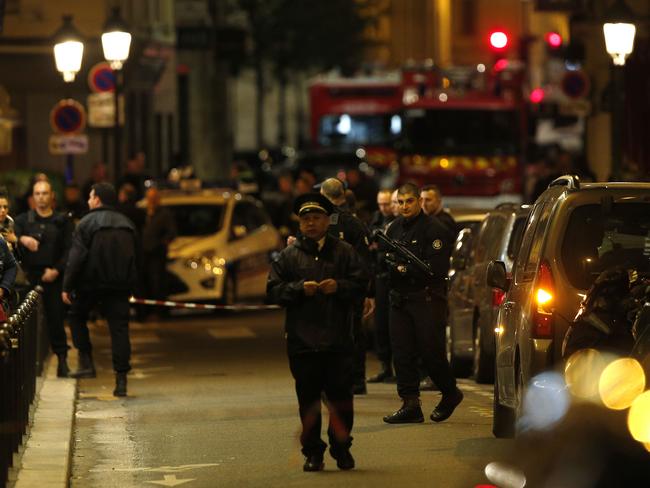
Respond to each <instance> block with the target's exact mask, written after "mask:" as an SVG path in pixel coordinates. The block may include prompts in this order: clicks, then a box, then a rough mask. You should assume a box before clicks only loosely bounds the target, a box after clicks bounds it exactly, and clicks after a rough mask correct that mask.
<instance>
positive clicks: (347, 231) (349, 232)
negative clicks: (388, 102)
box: [320, 178, 374, 395]
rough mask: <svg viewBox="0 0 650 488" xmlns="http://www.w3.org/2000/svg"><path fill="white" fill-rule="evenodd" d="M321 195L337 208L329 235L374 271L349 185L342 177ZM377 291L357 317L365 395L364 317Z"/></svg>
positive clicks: (365, 297)
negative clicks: (348, 198) (351, 203)
mask: <svg viewBox="0 0 650 488" xmlns="http://www.w3.org/2000/svg"><path fill="white" fill-rule="evenodd" d="M320 192H321V194H322V195H323V196H324V197H326V198H327V199H328V200H329V201H330V202H331V203H332V204H333V205H334V212H333V213H332V215H331V216H330V227H329V233H330V234H331V235H332V236H334V237H337V238H339V239H341V240H343V241H345V242H347V243H348V244H350V245H351V246H352V247H353V248H354V250H355V251H356V252H357V253H358V254H359V257H360V258H361V261H362V263H363V264H364V265H365V266H366V269H367V270H368V271H370V269H371V267H372V257H371V255H370V231H369V230H368V227H367V226H366V224H364V223H363V221H362V220H361V219H359V218H358V217H356V216H355V215H354V214H353V213H352V209H350V208H349V207H348V205H347V202H346V198H345V186H344V185H343V182H342V181H341V180H339V179H338V178H328V179H326V180H325V181H323V183H321V186H320ZM373 295H374V290H373V289H371V288H370V287H368V289H367V291H366V293H365V294H360V295H359V297H358V300H357V303H356V306H355V314H354V343H355V362H354V393H355V395H365V394H366V393H367V392H368V390H367V388H366V334H365V330H364V328H363V318H364V316H367V315H369V314H370V313H371V312H372V309H373V308H374V298H372V297H373Z"/></svg>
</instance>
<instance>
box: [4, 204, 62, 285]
mask: <svg viewBox="0 0 650 488" xmlns="http://www.w3.org/2000/svg"><path fill="white" fill-rule="evenodd" d="M14 228H15V232H16V236H17V237H18V239H20V237H21V236H30V237H33V238H35V239H36V240H37V241H39V246H38V251H36V252H32V251H30V250H28V249H27V248H26V247H23V246H21V251H20V255H21V257H22V264H23V267H24V269H25V270H26V271H27V272H28V273H32V274H33V273H34V272H36V273H37V274H40V273H41V271H42V270H43V269H45V268H55V269H57V270H58V271H59V274H61V273H63V270H64V269H65V263H66V259H67V256H68V249H69V248H70V240H71V237H72V228H73V225H72V221H71V220H70V219H69V218H68V217H67V216H66V215H65V214H63V213H61V212H54V213H53V214H52V215H50V216H49V217H41V216H40V215H38V213H37V212H36V211H34V210H28V211H27V212H25V213H22V214H20V215H18V216H17V217H16V219H15V222H14Z"/></svg>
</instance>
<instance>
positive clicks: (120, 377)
mask: <svg viewBox="0 0 650 488" xmlns="http://www.w3.org/2000/svg"><path fill="white" fill-rule="evenodd" d="M113 396H116V397H125V396H126V373H115V389H114V390H113Z"/></svg>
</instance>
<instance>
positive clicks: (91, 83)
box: [88, 62, 115, 93]
mask: <svg viewBox="0 0 650 488" xmlns="http://www.w3.org/2000/svg"><path fill="white" fill-rule="evenodd" d="M88 87H89V88H90V91H92V92H95V93H104V92H112V91H114V90H115V72H114V71H113V70H112V69H111V67H110V65H109V64H108V63H105V62H101V63H97V64H96V65H95V66H93V67H92V68H90V71H88Z"/></svg>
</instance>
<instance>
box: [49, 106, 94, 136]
mask: <svg viewBox="0 0 650 488" xmlns="http://www.w3.org/2000/svg"><path fill="white" fill-rule="evenodd" d="M50 125H51V126H52V130H53V131H54V132H57V133H59V134H78V133H79V132H81V131H83V130H84V128H85V127H86V110H85V109H84V107H83V105H81V104H80V103H79V102H77V101H76V100H72V99H71V98H68V99H65V100H61V101H60V102H59V103H57V104H56V105H55V106H54V108H53V109H52V111H51V112H50Z"/></svg>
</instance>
